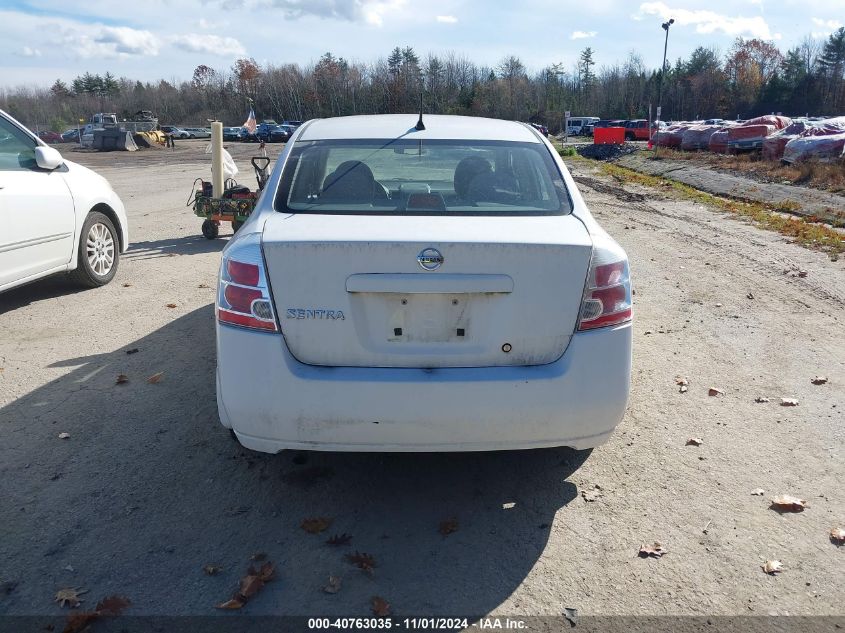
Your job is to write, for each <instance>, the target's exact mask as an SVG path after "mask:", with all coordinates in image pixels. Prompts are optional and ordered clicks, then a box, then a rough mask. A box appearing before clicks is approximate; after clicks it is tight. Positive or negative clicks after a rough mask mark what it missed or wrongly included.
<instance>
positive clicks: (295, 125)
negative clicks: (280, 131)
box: [282, 121, 302, 130]
mask: <svg viewBox="0 0 845 633" xmlns="http://www.w3.org/2000/svg"><path fill="white" fill-rule="evenodd" d="M282 125H286V126H288V127H290V128H293V129H294V130H295V129H296V128H298V127H299V126H300V125H302V121H282Z"/></svg>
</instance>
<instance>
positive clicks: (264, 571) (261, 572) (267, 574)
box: [249, 561, 276, 582]
mask: <svg viewBox="0 0 845 633" xmlns="http://www.w3.org/2000/svg"><path fill="white" fill-rule="evenodd" d="M249 571H250V572H252V567H250V568H249ZM257 573H258V577H259V578H261V580H263V581H264V582H270V581H271V580H273V578H274V577H275V576H276V568H275V567H273V563H271V562H269V561H268V562H266V563H264V564H263V565H262V566H261V567H259V568H258V572H257Z"/></svg>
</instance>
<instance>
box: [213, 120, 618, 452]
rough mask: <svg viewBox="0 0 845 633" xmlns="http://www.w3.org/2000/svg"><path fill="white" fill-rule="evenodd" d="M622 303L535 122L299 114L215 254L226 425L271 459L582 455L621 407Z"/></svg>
mask: <svg viewBox="0 0 845 633" xmlns="http://www.w3.org/2000/svg"><path fill="white" fill-rule="evenodd" d="M631 307H632V306H631V282H630V278H629V272H628V258H627V256H626V254H625V252H624V251H623V250H622V248H621V247H620V246H619V245H618V244H617V243H616V242H614V241H613V239H611V238H610V237H609V236H608V235H607V234H606V233H605V232H604V231H603V230H602V229H601V227H599V225H598V224H597V223H596V221H595V219H594V218H593V216H592V215H591V214H590V212H589V211H588V210H587V207H586V206H585V204H584V201H583V200H582V198H581V195H580V194H579V192H578V189H577V187H576V185H575V182H574V181H573V180H572V177H571V176H570V175H569V172H568V170H567V169H566V167H565V165H564V164H563V162H562V161H561V159H560V157H559V156H558V154H557V152H556V151H555V150H554V148H553V147H552V146H551V145H550V144H549V143H548V141H547V140H546V139H544V138H543V137H542V135H541V134H539V132H537V131H536V130H534V129H533V128H532V127H531V126H529V125H525V124H521V123H516V122H506V121H499V120H492V119H483V118H469V117H455V116H433V115H432V116H425V117H424V119H423V121H422V125H420V124H419V123H418V122H417V117H416V116H410V115H379V116H362V117H344V118H338V119H325V120H315V121H311V122H308V123H306V124H304V125H303V126H302V127H300V128H299V129H298V130H297V131H296V133H295V135H294V136H293V138H292V139H291V141H290V142H289V143H288V144H287V146H286V147H285V150H284V152H283V153H282V155H281V156H280V158H279V160H278V162H277V163H276V167H275V169H274V171H273V173H272V175H271V177H270V180H269V182H268V183H267V186H266V188H265V190H264V193H263V194H262V196H261V199H260V200H259V202H258V207H257V209H256V211H255V212H254V213H253V215H252V216H251V217H250V219H249V220H248V221H247V222H246V223H245V224H244V226H243V227H242V228H241V229H240V230H239V231H238V232H237V233H236V234H235V236H234V237H233V238H232V240H231V241H230V242H229V244H228V245H227V247H226V249H225V250H224V252H223V259H222V264H221V269H220V277H219V284H218V293H217V301H216V319H217V326H216V328H217V354H218V356H217V402H218V410H219V414H220V420H221V422H222V423H223V425H224V426H226V427H228V428H231V429H232V430H233V431H234V433H235V435H236V436H237V438H238V440H239V441H240V442H241V443H242V444H243V445H244V446H246V447H247V448H250V449H254V450H258V451H265V452H278V451H280V450H283V449H313V450H330V451H480V450H501V449H521V448H537V447H547V446H570V447H574V448H576V449H586V448H591V447H594V446H597V445H599V444H601V443H602V442H604V441H605V440H606V439H607V438H608V437H609V436H610V434H611V433H612V432H613V430H614V428H615V427H616V426H617V425H618V424H619V422H620V420H621V419H622V416H623V413H624V411H625V407H626V404H627V399H628V392H629V385H630V374H631Z"/></svg>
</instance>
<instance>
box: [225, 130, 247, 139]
mask: <svg viewBox="0 0 845 633" xmlns="http://www.w3.org/2000/svg"><path fill="white" fill-rule="evenodd" d="M244 132H245V130H244V128H242V127H224V128H223V140H224V141H242V140H244V136H245V134H244Z"/></svg>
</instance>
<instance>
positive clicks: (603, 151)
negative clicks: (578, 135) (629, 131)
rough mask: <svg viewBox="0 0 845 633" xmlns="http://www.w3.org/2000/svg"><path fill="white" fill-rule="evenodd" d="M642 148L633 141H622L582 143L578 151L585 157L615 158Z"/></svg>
mask: <svg viewBox="0 0 845 633" xmlns="http://www.w3.org/2000/svg"><path fill="white" fill-rule="evenodd" d="M639 149H640V148H639V147H637V146H636V145H634V144H633V143H622V144H621V145H614V144H607V145H582V146H580V147H579V148H578V149H577V150H576V151H577V152H578V154H579V155H581V156H583V157H584V158H592V159H593V160H614V159H616V158H619V157H620V156H624V155H626V154H632V153H634V152H636V151H637V150H639Z"/></svg>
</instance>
